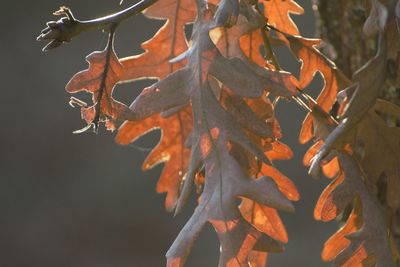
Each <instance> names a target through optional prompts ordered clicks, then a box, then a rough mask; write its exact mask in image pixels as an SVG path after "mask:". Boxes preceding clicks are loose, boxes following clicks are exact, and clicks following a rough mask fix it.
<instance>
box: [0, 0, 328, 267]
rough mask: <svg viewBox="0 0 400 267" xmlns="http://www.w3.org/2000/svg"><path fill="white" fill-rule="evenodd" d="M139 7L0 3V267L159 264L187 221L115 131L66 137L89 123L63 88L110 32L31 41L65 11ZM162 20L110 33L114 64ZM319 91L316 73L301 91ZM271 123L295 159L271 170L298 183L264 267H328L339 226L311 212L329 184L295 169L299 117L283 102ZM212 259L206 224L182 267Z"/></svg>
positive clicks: (131, 92) (308, 21)
mask: <svg viewBox="0 0 400 267" xmlns="http://www.w3.org/2000/svg"><path fill="white" fill-rule="evenodd" d="M134 2H135V1H133V0H125V1H124V3H123V5H122V6H120V5H119V0H85V1H79V0H74V1H68V0H62V1H59V0H36V1H2V3H1V8H0V10H1V11H0V12H1V16H0V21H1V25H3V26H2V30H1V31H0V32H1V37H0V58H1V63H0V73H1V74H0V75H1V76H0V77H1V79H2V83H1V90H2V91H3V93H2V96H1V97H0V101H1V105H0V109H1V114H2V116H1V118H0V120H1V125H2V128H1V132H0V140H1V148H0V151H1V152H0V153H1V154H0V171H1V176H0V266H1V267H3V266H4V267H24V266H27V267H28V266H29V267H48V266H49V267H50V266H52V267H54V266H57V267H69V266H71V267H72V266H73V267H92V266H93V267H94V266H96V267H111V266H112V267H127V266H155V267H157V266H164V265H165V257H164V255H165V253H166V251H167V250H168V248H169V246H170V245H171V244H172V242H173V240H174V238H175V237H176V236H177V234H178V233H179V231H180V229H181V228H182V227H183V225H184V223H185V222H186V220H187V219H188V218H189V216H190V214H191V213H192V211H193V209H194V204H195V203H194V201H192V205H191V206H188V207H187V208H186V209H185V212H184V213H183V214H181V215H179V216H178V217H176V218H173V216H172V214H169V213H167V212H166V211H165V210H164V195H158V194H157V193H156V192H155V185H156V182H157V180H158V177H159V174H160V171H161V168H162V165H159V166H157V167H156V168H154V169H153V170H151V171H148V172H145V173H143V172H142V171H141V169H140V168H141V164H142V162H143V160H144V158H145V156H146V153H147V152H142V151H139V150H137V149H135V148H133V147H121V146H118V145H116V144H115V143H114V134H111V133H106V132H105V131H100V133H99V134H98V135H93V134H91V133H89V134H81V135H73V134H72V131H74V130H77V129H80V128H82V127H83V126H84V122H83V121H81V120H80V114H79V110H78V109H72V108H70V107H69V106H68V100H69V97H70V96H69V95H68V94H67V93H66V92H65V90H64V86H65V84H66V83H67V82H68V80H69V79H70V78H71V77H72V75H73V74H75V73H76V72H77V71H80V70H83V69H86V68H87V63H86V62H85V56H86V55H87V54H89V53H90V52H92V51H94V50H102V49H103V47H104V46H105V43H106V36H105V34H103V33H101V32H100V31H91V32H87V33H85V34H82V35H81V36H79V37H78V38H75V39H74V40H73V41H72V42H71V43H70V44H67V45H63V46H61V47H60V48H58V49H56V50H54V51H51V52H48V53H42V52H41V48H42V46H43V45H44V44H43V43H38V42H36V41H35V39H36V36H37V35H39V33H40V30H41V29H43V28H44V23H45V22H46V21H49V20H53V19H54V18H53V16H52V15H51V14H52V12H53V11H55V10H56V9H58V7H59V6H60V5H67V6H69V7H71V8H72V10H73V11H74V13H75V15H76V17H77V18H79V19H90V18H94V17H98V16H101V15H106V14H108V13H110V12H112V11H117V10H120V9H121V8H123V7H127V6H129V5H131V4H133V3H134ZM297 2H298V3H299V4H300V5H302V6H303V7H304V9H305V14H304V15H303V16H295V17H294V20H295V21H296V22H297V24H298V26H299V29H300V31H301V32H302V33H303V35H304V36H306V37H313V36H314V14H313V11H312V9H311V1H306V0H303V1H301V0H299V1H297ZM162 24H163V22H162V21H150V20H148V19H145V18H144V17H143V16H141V15H140V16H137V17H135V18H133V19H130V20H128V21H126V22H124V23H123V24H122V25H121V26H120V28H119V29H118V32H117V37H116V51H117V54H118V56H120V57H122V56H128V55H133V54H138V53H140V52H141V48H140V43H141V42H143V41H145V40H147V39H149V38H150V37H151V36H152V35H153V34H154V33H155V31H156V30H157V29H158V27H160V26H161V25H162ZM276 52H277V53H278V57H279V60H280V62H281V65H282V66H283V67H284V68H285V69H287V70H291V71H294V72H295V73H297V72H298V67H299V65H298V63H297V62H296V61H295V60H294V58H293V56H292V55H291V54H290V52H289V51H288V50H282V51H276ZM152 82H154V81H140V82H135V83H131V84H127V85H126V84H125V85H123V86H118V88H117V89H116V91H115V97H116V98H117V99H118V100H121V101H123V102H124V103H127V104H130V102H131V101H132V100H133V99H134V97H135V96H136V95H137V94H138V93H139V92H140V90H141V89H142V88H143V87H144V86H147V85H149V84H151V83H152ZM321 84H322V79H321V78H320V77H316V79H315V81H314V82H313V85H312V86H310V88H309V89H308V92H309V93H310V94H312V95H314V96H315V95H316V93H317V90H318V88H320V86H321ZM85 97H86V99H88V96H85ZM277 116H278V118H279V120H280V123H281V126H282V129H283V133H284V138H283V141H284V142H286V143H287V144H289V145H290V146H291V147H292V149H293V150H294V151H295V157H294V158H293V159H292V160H290V161H285V162H279V163H277V165H278V167H279V168H280V170H282V172H283V173H285V174H286V175H288V176H289V177H290V178H291V179H292V180H293V181H294V183H295V184H296V185H297V186H298V189H299V191H300V193H301V200H300V201H299V202H298V203H296V204H295V206H296V212H295V213H293V214H285V213H281V216H282V218H283V221H284V223H285V225H286V226H287V230H288V234H289V243H288V244H287V246H286V251H285V252H284V253H282V254H274V255H271V256H270V258H269V266H307V267H308V266H328V265H327V264H326V263H323V262H322V261H321V260H320V253H321V250H322V245H323V242H324V241H325V240H326V239H327V238H328V237H329V236H330V234H332V233H333V232H334V229H335V227H336V226H335V224H334V223H331V224H327V223H320V222H315V221H314V219H313V209H314V205H315V203H316V201H317V199H318V196H319V194H320V193H321V191H322V189H323V187H324V186H325V185H326V184H327V182H328V181H327V180H320V181H314V180H312V178H310V177H309V176H307V169H306V168H305V167H304V166H303V165H302V156H303V154H304V152H305V150H306V149H307V147H308V146H307V145H306V146H301V145H299V144H298V141H297V136H298V132H299V129H300V125H301V122H302V120H303V118H304V116H305V112H304V111H303V110H301V109H300V108H299V107H298V106H297V105H296V104H295V103H292V102H286V101H282V102H281V103H279V105H278V107H277ZM158 138H159V132H158V131H155V132H152V133H151V134H149V135H147V136H146V137H145V138H142V139H141V140H139V142H138V144H139V145H141V146H145V147H151V146H153V145H155V144H156V143H157V141H158ZM218 254H219V246H218V240H217V237H216V235H215V233H214V231H213V229H212V228H211V227H210V226H209V227H207V228H206V229H205V230H204V232H203V233H202V235H201V236H200V237H199V239H198V241H197V243H196V245H195V247H194V250H193V252H192V254H191V256H190V258H189V260H188V263H187V266H189V267H204V266H216V265H217V262H218Z"/></svg>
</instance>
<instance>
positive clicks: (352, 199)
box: [39, 0, 400, 267]
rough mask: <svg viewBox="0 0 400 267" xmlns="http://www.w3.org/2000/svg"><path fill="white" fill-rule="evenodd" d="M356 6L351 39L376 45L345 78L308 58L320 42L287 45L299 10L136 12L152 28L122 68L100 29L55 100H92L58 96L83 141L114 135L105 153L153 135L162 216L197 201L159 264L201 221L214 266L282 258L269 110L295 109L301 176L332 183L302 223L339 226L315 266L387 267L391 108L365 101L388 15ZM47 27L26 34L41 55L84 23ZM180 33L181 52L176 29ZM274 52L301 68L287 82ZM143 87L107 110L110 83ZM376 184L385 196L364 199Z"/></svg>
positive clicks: (393, 44)
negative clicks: (360, 16)
mask: <svg viewBox="0 0 400 267" xmlns="http://www.w3.org/2000/svg"><path fill="white" fill-rule="evenodd" d="M142 2H146V1H142ZM148 2H149V1H148ZM153 2H154V3H153ZM139 4H140V3H139ZM146 7H148V8H147V9H144V8H146ZM368 7H369V10H370V13H369V15H368V18H367V20H366V23H365V26H364V31H365V33H366V36H368V37H369V38H372V39H376V40H377V45H376V56H375V57H374V58H373V59H371V60H370V61H368V62H367V63H366V64H365V65H364V66H363V67H362V68H361V69H360V70H358V71H357V72H356V73H355V74H354V75H353V77H352V78H351V79H350V78H348V77H345V75H344V74H343V73H342V72H341V71H340V70H339V69H338V68H336V66H335V64H334V63H333V62H332V61H331V60H330V59H328V58H327V57H325V56H324V55H323V54H322V53H321V52H320V51H319V50H318V45H319V44H320V42H321V40H319V39H311V38H306V37H302V36H301V34H300V32H299V30H298V28H297V26H296V24H295V23H294V22H293V20H292V19H291V14H296V15H300V14H302V13H303V9H302V8H301V7H300V6H299V5H298V4H297V3H296V2H294V1H293V0H287V1H284V0H260V1H259V2H257V1H247V0H242V1H238V0H221V1H218V0H210V1H208V2H205V1H202V0H196V1H194V0H159V1H152V2H151V3H147V4H146V3H145V6H144V7H143V8H141V10H139V11H142V10H143V9H144V11H143V14H144V15H145V16H146V17H148V18H151V19H157V20H164V21H165V23H164V25H163V26H162V27H161V28H160V29H159V30H158V31H157V33H156V34H155V35H154V36H153V37H152V38H151V39H149V40H147V41H146V42H144V43H143V44H142V48H143V50H144V52H143V53H141V54H138V55H133V56H130V57H126V58H118V56H117V55H116V53H115V51H114V48H113V42H114V41H113V40H114V33H115V31H114V30H115V27H117V26H118V23H119V22H120V21H118V23H114V22H112V23H109V24H110V25H108V26H110V29H109V40H108V44H107V46H106V47H105V49H104V50H103V51H100V52H93V53H92V54H90V55H89V56H88V57H87V61H88V63H89V67H88V69H86V70H83V71H81V72H79V73H77V74H76V75H75V76H74V77H72V79H71V81H70V82H69V83H68V84H67V87H66V89H67V91H68V92H69V93H77V92H81V91H86V92H89V93H91V94H92V95H93V102H92V104H87V103H85V102H83V101H81V100H79V99H77V98H75V97H72V98H71V101H70V104H71V105H72V106H79V107H80V108H81V117H82V119H83V120H84V121H85V123H86V126H84V127H83V129H81V130H78V131H76V132H77V133H80V132H84V131H88V130H94V131H95V132H97V129H98V127H100V126H101V125H102V124H104V125H105V127H106V128H107V129H109V130H111V131H114V130H117V135H116V142H117V143H118V144H121V145H128V144H130V143H133V142H135V141H136V140H138V139H139V138H140V137H141V136H143V135H145V134H147V133H149V132H150V131H153V130H156V129H159V130H160V131H161V133H162V134H161V139H160V141H159V143H158V144H157V145H156V146H155V147H154V148H153V149H152V151H151V152H150V153H149V155H148V156H147V158H146V159H145V161H144V163H143V170H148V169H150V168H152V167H154V166H155V165H157V164H160V163H163V164H164V167H163V171H162V173H161V176H160V178H159V181H158V184H157V192H159V193H166V199H165V207H166V209H167V210H168V211H171V212H174V213H175V214H178V213H179V212H180V211H181V210H182V209H183V208H184V206H185V204H186V202H187V201H188V199H189V198H190V197H191V195H194V196H192V197H196V198H197V200H198V206H197V207H196V209H195V210H194V212H193V215H192V217H191V218H190V219H189V221H188V222H187V223H186V225H185V226H184V228H183V229H182V231H181V232H180V234H179V235H178V237H177V238H176V240H175V241H174V243H173V244H172V246H171V248H170V249H169V251H168V252H167V255H166V256H167V266H171V267H172V266H183V265H184V263H185V261H186V259H187V257H188V255H189V253H190V250H191V248H192V246H193V244H194V242H195V240H196V238H197V236H198V235H199V234H200V233H201V231H202V229H203V227H204V225H205V224H207V223H210V224H211V225H212V226H213V227H214V229H215V231H216V233H217V234H218V237H219V241H220V245H221V254H220V259H219V266H260V267H261V266H265V265H266V260H267V255H268V254H269V253H276V252H282V251H283V249H284V244H285V243H287V242H288V235H287V233H286V230H285V226H284V224H283V222H282V221H281V219H280V217H279V213H278V212H281V211H283V212H293V211H294V207H293V204H292V201H298V200H299V198H300V194H299V192H298V191H297V189H296V186H295V184H294V183H293V182H292V180H291V179H290V178H288V177H287V176H285V174H284V170H278V169H277V168H276V167H275V166H274V164H273V163H274V161H276V160H286V159H289V158H291V157H292V151H291V149H290V148H289V147H288V146H287V145H285V144H284V143H282V142H281V141H279V139H280V138H281V137H282V133H281V130H280V127H279V122H278V121H277V119H276V118H275V115H274V107H275V105H276V103H277V102H278V101H280V99H282V98H283V99H287V100H292V101H294V102H295V103H298V104H299V105H301V106H302V107H303V108H305V109H306V110H307V111H308V115H307V117H306V118H305V120H304V122H303V126H302V129H301V131H300V136H299V141H300V142H301V143H307V142H309V141H310V140H312V139H313V140H314V141H315V143H314V144H313V145H312V146H311V147H310V149H309V150H308V152H307V153H306V155H305V156H304V164H305V165H306V166H310V174H311V175H312V176H314V177H319V176H320V174H321V173H323V174H324V175H325V176H327V177H328V178H329V179H332V182H331V183H330V184H329V185H328V186H327V188H326V189H325V190H324V192H322V194H321V196H320V199H319V200H318V202H317V203H316V207H315V210H314V217H315V219H316V220H321V221H330V220H333V219H336V218H339V217H340V218H341V220H342V221H343V222H344V224H343V225H342V226H341V228H340V229H339V230H338V231H337V232H336V233H334V234H333V235H332V236H331V238H330V239H329V240H327V241H326V243H325V245H324V247H323V251H322V259H323V260H324V261H332V262H333V263H334V265H335V266H398V264H399V262H400V256H399V252H398V242H399V233H398V232H396V231H397V230H396V229H397V228H398V226H397V225H398V224H399V223H400V222H399V221H398V219H397V218H398V213H399V208H400V197H399V196H400V128H399V125H398V123H399V121H400V107H398V106H396V105H394V104H392V103H390V102H387V101H385V100H383V99H379V98H378V96H379V92H380V90H382V88H383V87H384V86H385V73H386V64H387V59H388V57H389V56H390V55H391V54H393V53H399V52H400V49H399V48H400V46H399V40H400V39H399V37H400V36H399V29H398V28H397V27H398V26H399V25H398V24H396V23H398V22H399V13H400V4H398V3H397V1H382V2H381V1H378V0H374V1H370V3H369V5H368ZM395 7H396V8H397V9H396V8H395ZM393 10H396V11H397V12H394V11H393ZM136 13H137V12H136ZM56 15H62V16H63V18H62V19H61V20H59V21H57V22H49V23H48V27H47V28H46V29H45V30H43V31H42V34H41V36H39V39H41V40H43V39H49V40H51V42H50V43H49V45H47V46H46V50H47V49H50V48H54V47H57V46H58V45H60V44H62V43H63V42H66V41H69V39H70V37H73V36H74V35H77V34H78V33H80V32H82V31H84V30H86V29H85V28H84V27H85V25H89V24H90V23H86V24H85V23H83V22H82V23H81V22H80V21H78V20H76V19H75V18H74V17H73V15H72V13H71V12H70V10H69V9H68V8H65V7H62V8H61V9H60V10H59V11H58V12H56ZM117 16H118V14H117ZM119 16H120V14H119ZM191 23H193V32H192V36H191V38H190V40H187V39H186V37H185V32H184V28H185V25H187V24H191ZM105 25H106V23H104V25H101V26H102V27H105ZM88 28H89V27H88ZM393 36H397V39H396V38H393ZM393 40H395V41H393ZM279 46H286V47H288V48H289V49H290V50H291V51H292V52H293V54H294V55H295V57H296V58H297V59H298V60H299V62H301V63H302V64H301V69H300V74H299V76H298V77H295V76H294V75H292V74H291V73H289V72H285V71H283V70H281V68H280V66H279V59H277V58H276V56H275V55H274V53H273V48H274V47H279ZM316 73H320V74H321V75H322V77H323V79H324V85H323V88H321V91H320V94H319V96H318V97H317V98H316V99H315V100H314V99H312V98H311V97H310V96H309V95H308V94H307V93H306V89H307V87H308V85H309V84H310V83H311V81H312V80H313V79H314V76H315V74H316ZM147 78H156V79H157V80H158V81H157V82H156V83H154V84H153V85H151V86H149V87H147V88H144V89H143V90H142V92H141V93H140V95H139V96H138V97H137V98H136V99H135V100H134V101H133V102H132V104H131V105H130V106H129V107H128V106H127V105H125V104H123V103H121V102H119V101H117V100H115V99H114V98H113V96H112V94H113V90H114V88H115V86H116V85H117V84H118V83H125V82H131V81H135V80H139V79H147ZM382 179H384V181H385V183H386V187H385V188H386V190H385V191H384V192H377V190H376V188H377V184H378V183H381V181H382ZM193 188H196V190H195V192H194V193H192V191H193V190H192V189H193ZM382 194H383V201H382ZM238 200H239V202H238ZM238 203H240V204H238Z"/></svg>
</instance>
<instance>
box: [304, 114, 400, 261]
mask: <svg viewBox="0 0 400 267" xmlns="http://www.w3.org/2000/svg"><path fill="white" fill-rule="evenodd" d="M312 115H313V117H314V124H315V125H318V127H320V128H325V129H327V131H328V133H326V131H316V132H317V133H318V134H319V135H318V136H317V137H318V138H320V139H321V140H323V139H325V138H326V137H327V136H329V131H332V130H333V129H334V128H335V126H334V125H333V124H332V123H330V122H329V121H328V120H327V119H326V114H325V113H323V112H321V111H318V109H314V110H313V112H312ZM335 156H336V158H337V160H338V165H337V168H338V172H339V173H338V175H337V176H336V177H335V178H334V180H333V181H332V182H331V183H330V184H329V185H328V186H327V187H326V188H325V190H324V192H323V193H322V194H321V196H320V198H319V199H318V202H317V204H316V206H315V210H314V217H315V219H316V220H322V221H331V220H333V219H335V218H336V217H337V216H339V215H340V214H342V212H343V211H344V209H345V208H346V207H348V206H349V205H353V211H352V213H351V214H350V216H349V217H348V218H347V221H346V223H345V225H344V226H343V227H342V228H341V229H340V230H338V231H337V232H336V233H335V234H334V235H333V236H332V237H331V238H330V239H329V240H328V241H327V242H326V243H325V245H324V249H323V252H322V259H323V260H325V261H333V262H334V265H335V266H349V267H350V266H394V263H393V261H392V255H391V249H390V242H389V240H390V239H389V234H388V232H387V230H386V229H387V224H386V221H385V219H384V218H385V217H384V215H383V211H382V208H381V206H380V204H379V202H378V199H377V198H376V196H375V195H374V194H372V193H371V191H370V190H369V188H368V187H367V185H366V183H365V181H367V180H368V177H366V176H365V173H364V171H363V170H362V168H361V166H360V165H359V163H358V162H357V161H356V160H355V159H354V155H349V154H347V152H346V151H338V152H337V153H336V154H335Z"/></svg>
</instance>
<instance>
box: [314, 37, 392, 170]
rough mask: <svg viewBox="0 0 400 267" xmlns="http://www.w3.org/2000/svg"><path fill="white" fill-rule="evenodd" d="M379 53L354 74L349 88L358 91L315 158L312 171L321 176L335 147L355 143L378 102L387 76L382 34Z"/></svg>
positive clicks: (384, 44)
mask: <svg viewBox="0 0 400 267" xmlns="http://www.w3.org/2000/svg"><path fill="white" fill-rule="evenodd" d="M379 39H380V41H379V47H378V51H377V55H376V56H375V57H374V58H373V59H372V60H370V61H369V62H367V63H366V64H365V65H364V66H363V67H362V68H361V69H360V70H358V71H357V72H356V73H355V74H354V75H353V81H354V83H355V85H352V86H350V87H349V88H348V89H347V90H355V91H354V93H353V94H352V96H351V100H350V101H349V102H348V104H347V106H346V107H345V108H343V110H344V111H343V115H342V116H341V121H340V123H339V125H338V126H337V127H336V128H335V129H334V130H333V131H332V133H330V134H329V136H328V137H326V139H325V142H324V145H323V146H322V147H321V148H320V150H319V151H318V153H317V154H316V156H315V157H314V159H313V162H312V164H311V167H310V174H311V175H312V176H314V177H317V176H318V173H319V165H320V163H321V162H322V160H323V159H324V158H325V157H326V156H327V155H328V154H329V152H330V151H332V149H338V150H340V149H343V148H344V147H345V145H346V144H348V143H350V144H351V143H352V140H351V139H352V137H353V136H354V133H355V131H356V129H357V126H358V125H359V122H360V121H361V120H362V119H363V118H364V117H365V115H366V114H367V113H368V111H369V110H370V108H371V107H372V106H373V105H374V103H375V101H376V98H377V97H378V93H379V91H380V89H381V87H382V85H383V82H384V81H385V76H386V41H385V37H384V35H383V34H381V35H380V38H379Z"/></svg>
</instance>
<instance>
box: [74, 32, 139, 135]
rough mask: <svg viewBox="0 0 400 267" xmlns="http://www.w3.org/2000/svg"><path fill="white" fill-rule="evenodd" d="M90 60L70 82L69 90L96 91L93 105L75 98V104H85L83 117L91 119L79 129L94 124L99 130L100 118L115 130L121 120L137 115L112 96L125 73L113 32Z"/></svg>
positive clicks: (92, 92)
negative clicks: (116, 53)
mask: <svg viewBox="0 0 400 267" xmlns="http://www.w3.org/2000/svg"><path fill="white" fill-rule="evenodd" d="M86 60H87V62H88V63H89V68H88V69H86V70H83V71H81V72H79V73H77V74H75V75H74V76H73V77H72V79H71V80H70V81H69V82H68V84H67V85H66V90H67V92H69V93H78V92H81V91H86V92H89V93H91V94H92V95H93V105H92V106H90V107H86V103H84V102H82V101H80V100H78V99H76V98H71V102H70V104H71V105H72V106H73V105H74V104H78V105H80V106H81V115H82V119H84V120H85V121H86V123H87V126H86V127H85V128H83V129H82V130H78V131H75V133H80V132H84V131H86V130H88V129H89V128H90V127H91V126H93V128H94V131H97V129H98V126H99V123H100V122H105V123H106V126H107V128H108V129H110V130H114V129H115V128H116V124H117V123H118V122H122V121H124V120H126V119H129V118H131V117H133V114H132V112H131V111H130V110H129V108H128V107H127V106H126V105H124V104H122V103H121V102H118V101H116V100H115V99H114V98H113V97H112V93H113V90H114V87H115V84H116V82H117V81H118V80H119V77H120V75H121V73H122V66H121V64H120V63H119V61H118V58H117V56H116V55H115V52H114V48H113V34H112V33H110V38H109V42H108V44H107V47H106V48H105V49H104V50H103V51H101V52H93V53H92V54H90V55H89V56H87V58H86Z"/></svg>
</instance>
